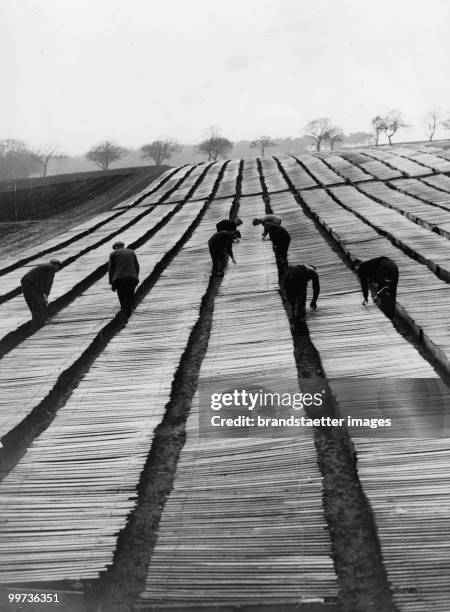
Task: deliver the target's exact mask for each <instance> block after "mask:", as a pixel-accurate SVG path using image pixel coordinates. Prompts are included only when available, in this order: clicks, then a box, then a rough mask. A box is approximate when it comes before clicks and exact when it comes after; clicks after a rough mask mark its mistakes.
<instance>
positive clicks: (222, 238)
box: [208, 231, 235, 257]
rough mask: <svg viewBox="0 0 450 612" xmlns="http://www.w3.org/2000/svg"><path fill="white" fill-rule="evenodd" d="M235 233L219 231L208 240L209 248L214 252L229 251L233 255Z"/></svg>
mask: <svg viewBox="0 0 450 612" xmlns="http://www.w3.org/2000/svg"><path fill="white" fill-rule="evenodd" d="M234 238H235V235H234V233H233V232H225V231H222V232H217V234H214V235H213V236H211V238H210V239H209V240H208V246H209V250H210V251H211V252H212V253H213V252H215V253H228V255H229V256H230V257H233V248H232V244H233V240H234Z"/></svg>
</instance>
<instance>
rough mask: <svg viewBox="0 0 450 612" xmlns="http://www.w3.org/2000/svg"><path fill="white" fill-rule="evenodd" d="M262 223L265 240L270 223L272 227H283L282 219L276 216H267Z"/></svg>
mask: <svg viewBox="0 0 450 612" xmlns="http://www.w3.org/2000/svg"><path fill="white" fill-rule="evenodd" d="M261 223H262V226H263V227H264V232H263V238H265V237H266V236H267V234H268V232H269V229H268V225H269V223H271V224H272V225H281V219H280V217H276V216H275V215H266V216H265V217H263V218H262V219H261Z"/></svg>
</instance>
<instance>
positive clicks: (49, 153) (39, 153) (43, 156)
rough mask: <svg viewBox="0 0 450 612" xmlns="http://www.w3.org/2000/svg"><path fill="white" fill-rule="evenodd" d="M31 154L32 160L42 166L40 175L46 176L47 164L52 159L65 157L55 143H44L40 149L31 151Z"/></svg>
mask: <svg viewBox="0 0 450 612" xmlns="http://www.w3.org/2000/svg"><path fill="white" fill-rule="evenodd" d="M31 155H32V158H33V159H34V161H35V162H37V163H38V164H39V165H40V166H42V176H47V170H48V165H49V163H50V161H51V160H52V159H66V157H67V155H65V154H64V153H61V152H60V151H59V150H58V147H56V146H55V145H46V146H44V147H42V149H38V150H36V151H33V152H32V154H31Z"/></svg>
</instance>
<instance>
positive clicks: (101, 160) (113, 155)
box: [85, 140, 128, 170]
mask: <svg viewBox="0 0 450 612" xmlns="http://www.w3.org/2000/svg"><path fill="white" fill-rule="evenodd" d="M127 153H128V151H127V149H124V148H123V147H119V146H118V145H116V144H115V143H114V142H111V141H109V140H104V141H103V142H100V143H99V144H98V145H96V146H95V147H92V149H90V150H89V151H88V152H87V153H86V155H85V157H86V159H88V160H89V161H92V162H94V164H97V166H98V167H99V168H101V169H102V170H108V168H109V164H111V163H112V162H115V161H117V160H118V159H121V158H122V157H124V156H125V155H126V154H127Z"/></svg>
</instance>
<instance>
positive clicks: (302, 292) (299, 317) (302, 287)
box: [295, 281, 307, 322]
mask: <svg viewBox="0 0 450 612" xmlns="http://www.w3.org/2000/svg"><path fill="white" fill-rule="evenodd" d="M306 290H307V284H306V281H303V282H301V283H300V284H299V286H298V287H297V301H296V308H295V321H296V322H300V321H303V320H304V319H305V317H306V293H307V291H306Z"/></svg>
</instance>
